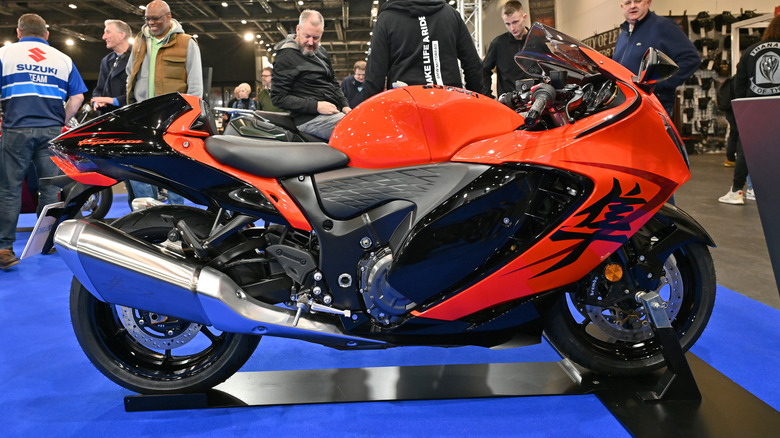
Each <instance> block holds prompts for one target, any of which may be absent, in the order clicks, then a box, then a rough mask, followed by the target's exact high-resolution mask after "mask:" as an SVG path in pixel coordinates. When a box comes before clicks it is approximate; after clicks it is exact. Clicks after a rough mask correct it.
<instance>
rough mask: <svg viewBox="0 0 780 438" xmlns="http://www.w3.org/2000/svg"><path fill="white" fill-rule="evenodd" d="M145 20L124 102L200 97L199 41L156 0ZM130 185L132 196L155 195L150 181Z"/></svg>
mask: <svg viewBox="0 0 780 438" xmlns="http://www.w3.org/2000/svg"><path fill="white" fill-rule="evenodd" d="M144 22H145V23H146V24H144V26H143V27H142V28H141V32H139V33H138V35H137V36H136V38H135V43H133V50H132V52H131V53H130V59H128V61H127V69H126V71H127V103H128V104H130V103H135V102H142V101H144V100H146V99H149V98H151V97H154V96H161V95H163V94H167V93H174V92H179V93H185V94H191V95H194V96H198V97H203V69H202V67H201V62H200V49H199V48H198V43H197V42H196V41H195V39H194V38H193V37H192V36H190V35H187V34H186V33H184V29H182V27H181V24H179V22H178V21H176V20H174V19H173V18H172V17H171V8H170V7H169V6H168V3H165V2H164V1H161V0H155V1H153V2H151V3H149V4H148V5H146V13H145V16H144ZM130 187H131V189H132V192H133V193H132V195H133V197H135V198H140V197H150V198H157V188H156V187H155V186H153V185H151V184H146V183H141V182H138V181H130ZM130 201H132V199H131V200H130ZM168 201H169V202H170V203H172V204H183V203H184V198H182V197H181V196H180V195H177V194H175V193H170V192H169V193H168Z"/></svg>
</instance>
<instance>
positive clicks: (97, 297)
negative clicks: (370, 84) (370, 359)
mask: <svg viewBox="0 0 780 438" xmlns="http://www.w3.org/2000/svg"><path fill="white" fill-rule="evenodd" d="M516 61H517V63H518V64H519V65H520V67H522V68H523V69H524V70H525V71H526V72H527V73H529V74H530V75H532V76H533V78H534V80H533V81H531V82H532V83H531V82H528V81H527V82H524V83H519V84H518V89H517V91H516V92H514V93H511V94H510V95H506V96H503V98H502V100H501V102H498V101H496V100H492V99H489V98H486V97H485V96H483V95H479V94H476V93H473V92H470V91H467V90H463V89H460V88H453V87H442V86H435V85H429V86H413V87H404V88H400V89H393V90H389V91H386V92H384V93H381V94H379V95H377V96H374V97H373V98H371V99H369V100H367V101H365V102H364V103H362V104H361V105H360V106H358V107H357V108H355V109H354V110H353V111H352V112H351V113H350V114H348V115H347V116H346V117H345V118H344V119H343V120H342V121H341V122H340V123H339V125H338V126H337V127H336V129H335V131H334V133H333V136H332V138H331V141H330V144H325V143H286V142H279V141H275V140H273V141H264V140H258V139H250V138H241V137H233V136H219V135H214V134H215V133H216V130H215V127H214V124H213V121H212V117H211V116H210V114H209V108H208V107H207V104H206V103H204V102H203V101H201V100H199V99H197V98H195V97H193V96H186V95H179V94H171V95H165V96H160V97H158V98H154V99H150V100H148V101H145V102H142V103H138V104H135V105H131V106H128V107H125V108H122V109H119V110H116V111H114V112H112V113H110V114H107V115H104V116H102V117H99V118H97V119H95V120H93V121H91V122H90V123H88V124H86V125H85V126H81V127H79V128H77V129H75V130H72V131H70V132H67V133H65V134H63V135H61V136H60V137H58V138H57V139H56V140H55V141H54V142H53V145H52V149H53V150H54V151H55V153H56V155H57V161H58V163H59V165H60V167H61V168H62V169H63V170H64V171H65V172H66V173H67V174H68V175H70V176H71V177H72V178H74V179H77V180H79V181H82V182H85V183H88V184H96V185H99V186H100V185H102V186H108V185H111V184H114V183H115V182H116V181H119V180H122V179H134V180H139V181H145V182H149V183H152V184H155V185H159V186H161V187H166V188H168V189H169V190H173V191H175V192H177V193H180V194H182V195H184V196H186V197H187V198H188V199H189V200H190V201H191V202H192V203H193V204H196V205H199V206H202V207H203V208H197V207H192V206H175V205H170V206H159V207H152V208H148V209H145V210H141V211H136V212H133V213H130V214H128V215H126V216H124V217H122V218H120V219H118V220H116V221H115V222H113V223H111V224H110V225H108V224H105V223H101V222H98V221H93V220H84V219H68V218H67V217H58V218H56V223H55V226H54V227H53V228H56V235H55V237H54V244H55V245H56V247H57V249H58V252H59V254H60V256H61V257H62V258H63V260H65V262H66V263H67V265H68V266H69V267H70V269H71V270H72V271H73V273H74V276H75V277H74V280H73V283H72V286H71V316H72V322H73V327H74V330H75V333H76V336H77V338H78V341H79V343H80V345H81V347H82V348H83V350H84V352H85V353H86V355H87V356H88V357H89V359H90V361H91V362H92V363H93V364H94V365H95V366H96V367H97V368H98V369H99V370H100V371H101V372H102V373H103V374H105V375H106V376H107V377H108V378H110V379H112V380H113V381H115V382H117V383H118V384H120V385H122V386H124V387H126V388H129V389H131V390H133V391H136V392H140V393H168V392H183V391H202V390H205V389H208V388H210V387H213V386H215V385H217V384H219V383H220V382H222V381H224V380H225V379H227V378H228V377H230V376H231V375H232V374H234V373H235V372H236V371H237V370H239V368H241V366H242V365H243V364H244V363H245V361H246V360H247V359H248V358H249V357H250V356H251V355H252V353H253V352H254V351H255V348H256V347H257V345H258V342H259V341H260V338H261V336H263V335H265V336H280V337H288V338H295V339H301V340H305V341H310V342H313V343H317V344H322V345H326V346H330V347H333V348H337V349H373V348H390V347H401V346H409V345H429V346H445V347H446V346H461V345H477V346H484V347H499V346H507V345H512V346H517V345H523V344H531V343H538V342H540V340H541V337H542V335H543V334H544V335H545V336H546V337H547V338H548V339H549V341H550V342H551V343H552V344H553V346H554V347H555V348H556V349H557V350H558V351H559V352H560V353H561V354H562V355H564V356H565V357H567V358H570V359H571V360H573V361H575V362H576V363H578V364H580V365H581V366H584V367H586V368H588V369H591V370H593V371H595V372H597V373H605V374H611V375H635V374H643V373H648V372H650V371H651V370H654V369H657V368H659V367H662V366H663V365H664V359H663V356H662V348H661V345H660V343H659V342H658V340H657V339H656V337H655V336H654V332H653V329H652V327H651V325H650V323H649V319H648V312H647V311H646V309H645V308H644V307H643V304H642V302H641V300H638V299H637V296H638V295H639V294H643V293H649V292H657V293H658V295H660V296H661V299H662V301H663V306H662V307H663V308H664V311H665V312H666V315H667V316H668V319H669V320H670V321H671V323H672V326H673V328H674V330H675V331H676V332H677V334H678V337H679V341H680V343H681V345H682V347H683V349H688V348H689V347H690V346H691V345H692V344H693V343H694V342H695V341H696V339H697V338H698V337H699V335H700V334H701V333H702V331H703V330H704V328H705V326H706V323H707V320H708V319H709V316H710V313H711V311H712V307H713V303H714V299H715V272H714V268H713V263H712V258H711V256H710V253H709V249H708V246H711V245H713V242H712V239H711V238H710V237H709V236H708V234H707V233H706V231H705V230H704V229H703V228H702V227H701V226H700V225H699V224H697V223H696V221H695V220H694V219H692V218H691V217H690V216H689V215H687V214H686V213H684V212H683V211H682V210H680V209H678V208H676V207H675V206H673V205H669V204H668V203H666V201H667V200H668V199H669V198H670V196H671V195H672V194H673V192H674V191H675V190H676V189H677V188H678V187H679V186H680V185H681V184H683V183H684V182H685V181H686V180H688V179H689V178H690V172H689V169H688V164H687V156H686V154H685V148H684V145H683V143H682V141H681V140H680V137H679V135H678V134H677V132H676V130H675V129H674V127H673V126H672V122H671V121H670V120H669V118H668V116H667V115H666V113H665V112H664V110H663V107H662V106H661V105H660V104H659V102H658V101H657V100H656V98H655V97H653V95H652V93H651V90H652V83H653V82H655V81H657V80H661V79H663V78H666V77H669V76H670V75H671V74H673V73H674V71H675V70H676V66H675V65H674V64H673V63H672V62H671V61H670V60H669V59H668V58H667V57H665V56H664V55H663V54H662V53H660V52H657V51H655V50H652V49H651V50H649V51H648V53H647V55H646V57H645V59H644V62H643V66H642V68H641V71H640V74H639V76H638V77H633V76H632V74H631V73H630V72H629V71H628V70H626V69H624V68H623V67H621V66H620V65H618V64H616V63H615V62H613V61H612V60H610V59H608V58H606V57H604V56H602V55H600V54H599V53H597V52H595V51H593V50H592V49H590V48H588V47H587V46H584V45H583V44H581V43H580V42H578V41H576V40H574V39H572V38H570V37H568V36H566V35H564V34H561V33H560V32H557V31H556V30H554V29H551V28H549V27H545V26H543V25H540V24H535V25H534V26H533V27H532V29H531V30H530V32H529V35H528V38H527V41H526V43H525V46H524V49H523V51H521V52H520V53H519V54H518V55H517V56H516ZM65 219H68V220H65ZM42 250H44V251H45V247H44V248H43V249H42Z"/></svg>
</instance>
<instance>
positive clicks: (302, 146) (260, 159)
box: [206, 135, 349, 178]
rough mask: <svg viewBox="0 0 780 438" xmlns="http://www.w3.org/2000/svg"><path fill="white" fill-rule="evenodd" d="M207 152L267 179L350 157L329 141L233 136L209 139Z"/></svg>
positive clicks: (343, 162)
mask: <svg viewBox="0 0 780 438" xmlns="http://www.w3.org/2000/svg"><path fill="white" fill-rule="evenodd" d="M206 151H208V153H209V154H211V156H212V157H214V159H215V160H217V161H218V162H220V163H221V164H224V165H226V166H230V167H233V168H235V169H238V170H241V171H244V172H247V173H251V174H252V175H256V176H261V177H265V178H284V177H288V176H298V175H305V174H312V173H318V172H323V171H326V170H332V169H337V168H339V167H344V166H346V165H347V163H349V157H348V156H347V155H346V154H345V153H343V152H341V151H340V150H338V149H334V148H332V147H330V146H328V145H327V144H326V143H300V142H294V143H288V142H282V141H275V140H258V139H255V138H245V137H238V136H233V135H215V136H211V137H208V138H207V139H206Z"/></svg>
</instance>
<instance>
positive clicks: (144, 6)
mask: <svg viewBox="0 0 780 438" xmlns="http://www.w3.org/2000/svg"><path fill="white" fill-rule="evenodd" d="M138 9H140V10H142V11H145V10H146V5H141V6H139V7H138Z"/></svg>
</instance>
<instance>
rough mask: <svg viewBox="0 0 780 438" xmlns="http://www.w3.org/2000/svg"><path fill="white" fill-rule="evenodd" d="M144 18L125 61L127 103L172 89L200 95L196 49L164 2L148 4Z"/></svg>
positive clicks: (199, 71)
mask: <svg viewBox="0 0 780 438" xmlns="http://www.w3.org/2000/svg"><path fill="white" fill-rule="evenodd" d="M144 21H145V22H146V24H145V25H144V26H143V27H142V28H141V32H139V33H138V35H137V36H136V38H135V43H134V44H133V51H132V53H131V54H130V59H129V60H128V62H127V102H128V103H134V102H141V101H144V100H146V99H148V98H150V97H154V96H160V95H163V94H167V93H173V92H176V91H178V92H180V93H185V94H192V95H194V96H198V97H203V69H202V67H201V62H200V49H199V48H198V44H197V42H196V41H195V40H194V39H193V38H192V37H191V36H190V35H187V34H186V33H184V29H182V27H181V24H179V22H178V21H176V20H174V19H173V18H172V16H171V8H170V7H169V6H168V3H166V2H164V1H161V0H155V1H153V2H151V3H149V4H148V5H147V6H146V13H145V16H144Z"/></svg>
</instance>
